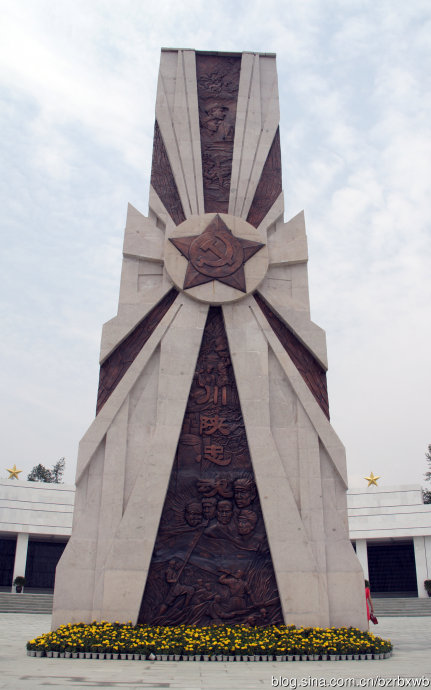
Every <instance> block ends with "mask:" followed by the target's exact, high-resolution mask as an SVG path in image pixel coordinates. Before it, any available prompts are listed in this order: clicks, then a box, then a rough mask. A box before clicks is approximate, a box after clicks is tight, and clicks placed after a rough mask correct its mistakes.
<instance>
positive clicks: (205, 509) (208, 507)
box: [202, 498, 217, 520]
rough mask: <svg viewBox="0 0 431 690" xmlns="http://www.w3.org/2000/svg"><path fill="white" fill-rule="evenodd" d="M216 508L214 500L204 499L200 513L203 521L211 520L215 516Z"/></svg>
mask: <svg viewBox="0 0 431 690" xmlns="http://www.w3.org/2000/svg"><path fill="white" fill-rule="evenodd" d="M216 508H217V501H216V499H215V498H214V499H211V498H208V499H204V500H203V501H202V513H203V516H204V518H205V520H211V519H212V518H213V517H215V514H216Z"/></svg>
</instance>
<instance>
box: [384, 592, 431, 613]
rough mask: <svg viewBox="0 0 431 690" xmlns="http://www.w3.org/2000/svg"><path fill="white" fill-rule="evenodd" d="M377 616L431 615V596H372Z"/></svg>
mask: <svg viewBox="0 0 431 690" xmlns="http://www.w3.org/2000/svg"><path fill="white" fill-rule="evenodd" d="M372 599H373V604H374V611H375V614H376V616H377V618H378V617H379V616H382V617H384V616H431V598H427V599H425V598H419V597H406V598H401V597H396V598H393V599H390V598H386V597H385V598H378V597H372Z"/></svg>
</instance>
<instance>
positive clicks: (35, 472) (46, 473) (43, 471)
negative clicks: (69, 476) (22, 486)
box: [27, 458, 66, 484]
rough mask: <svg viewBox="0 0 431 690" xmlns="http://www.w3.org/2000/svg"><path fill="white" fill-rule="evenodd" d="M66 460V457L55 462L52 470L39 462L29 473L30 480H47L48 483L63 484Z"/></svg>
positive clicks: (28, 478)
mask: <svg viewBox="0 0 431 690" xmlns="http://www.w3.org/2000/svg"><path fill="white" fill-rule="evenodd" d="M65 464H66V462H65V460H64V458H60V460H58V462H56V463H55V465H54V466H53V468H52V470H49V469H48V468H47V467H45V466H44V465H42V464H41V463H39V464H38V465H35V466H34V467H33V469H32V471H31V472H30V474H28V475H27V481H28V482H45V483H47V484H61V480H62V478H63V473H64V466H65Z"/></svg>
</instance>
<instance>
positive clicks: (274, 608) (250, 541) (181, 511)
mask: <svg viewBox="0 0 431 690" xmlns="http://www.w3.org/2000/svg"><path fill="white" fill-rule="evenodd" d="M139 622H141V623H150V624H152V625H179V624H182V623H187V624H195V625H209V624H213V623H214V624H216V623H228V622H229V623H232V624H233V623H244V624H250V625H264V624H265V625H266V624H271V623H282V622H283V616H282V612H281V606H280V601H279V595H278V590H277V584H276V580H275V575H274V569H273V565H272V560H271V553H270V549H269V544H268V539H267V535H266V531H265V525H264V521H263V516H262V511H261V506H260V500H259V493H258V490H257V487H256V483H255V477H254V472H253V467H252V464H251V458H250V454H249V449H248V444H247V437H246V433H245V427H244V421H243V418H242V413H241V408H240V404H239V399H238V391H237V388H236V384H235V378H234V374H233V369H232V364H231V360H230V354H229V347H228V343H227V338H226V333H225V330H224V324H223V316H222V312H221V309H220V307H210V309H209V313H208V319H207V323H206V326H205V331H204V334H203V339H202V345H201V350H200V353H199V357H198V361H197V366H196V371H195V374H194V377H193V382H192V386H191V390H190V395H189V399H188V403H187V408H186V413H185V416H184V422H183V427H182V430H181V434H180V438H179V442H178V447H177V451H176V455H175V459H174V464H173V468H172V472H171V477H170V481H169V485H168V490H167V495H166V499H165V503H164V506H163V511H162V516H161V520H160V525H159V529H158V533H157V537H156V542H155V546H154V551H153V555H152V560H151V565H150V569H149V574H148V578H147V583H146V587H145V592H144V595H143V599H142V604H141V610H140V614H139Z"/></svg>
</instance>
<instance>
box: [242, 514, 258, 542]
mask: <svg viewBox="0 0 431 690" xmlns="http://www.w3.org/2000/svg"><path fill="white" fill-rule="evenodd" d="M256 522H257V516H256V513H253V512H252V511H251V510H245V511H244V512H241V513H240V514H239V515H238V533H239V534H242V535H243V536H244V535H246V534H250V533H251V532H253V530H254V528H255V527H256Z"/></svg>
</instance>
